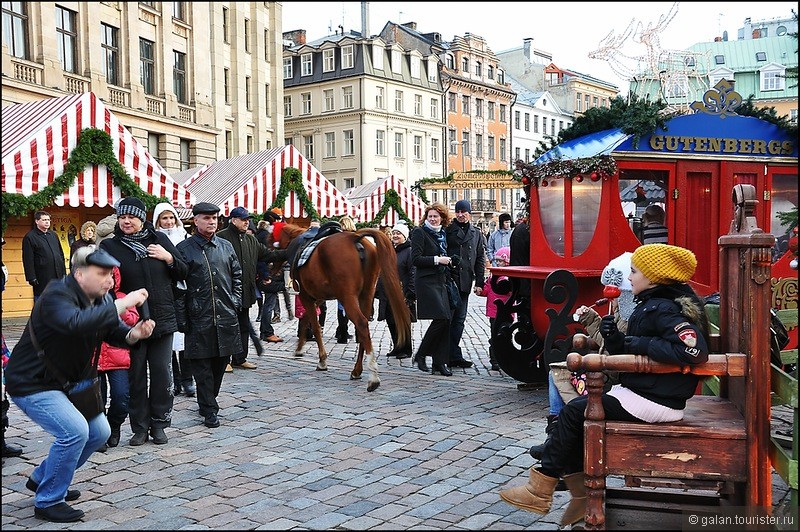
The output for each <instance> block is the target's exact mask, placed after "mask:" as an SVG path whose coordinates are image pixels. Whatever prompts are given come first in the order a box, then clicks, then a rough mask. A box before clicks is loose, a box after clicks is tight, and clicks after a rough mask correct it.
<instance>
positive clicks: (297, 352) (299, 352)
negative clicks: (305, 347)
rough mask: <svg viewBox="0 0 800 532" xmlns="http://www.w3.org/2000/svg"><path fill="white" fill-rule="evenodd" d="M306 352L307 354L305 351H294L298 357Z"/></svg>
mask: <svg viewBox="0 0 800 532" xmlns="http://www.w3.org/2000/svg"><path fill="white" fill-rule="evenodd" d="M304 354H305V353H303V352H302V351H295V352H294V356H296V357H301V356H303V355H304Z"/></svg>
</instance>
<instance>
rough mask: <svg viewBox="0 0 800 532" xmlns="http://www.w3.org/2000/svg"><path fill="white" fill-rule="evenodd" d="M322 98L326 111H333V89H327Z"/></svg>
mask: <svg viewBox="0 0 800 532" xmlns="http://www.w3.org/2000/svg"><path fill="white" fill-rule="evenodd" d="M322 97H323V100H324V101H325V111H333V109H334V107H333V105H334V103H333V89H325V90H323V91H322Z"/></svg>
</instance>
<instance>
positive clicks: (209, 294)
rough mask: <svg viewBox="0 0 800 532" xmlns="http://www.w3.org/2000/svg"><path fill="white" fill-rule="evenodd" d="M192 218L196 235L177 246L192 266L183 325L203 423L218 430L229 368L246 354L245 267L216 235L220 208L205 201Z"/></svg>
mask: <svg viewBox="0 0 800 532" xmlns="http://www.w3.org/2000/svg"><path fill="white" fill-rule="evenodd" d="M192 213H193V214H194V218H193V223H194V226H195V232H194V234H193V235H192V236H191V237H190V238H187V239H186V240H184V241H183V242H181V243H179V244H178V251H179V252H180V253H181V255H182V256H183V258H184V260H185V261H186V263H187V264H188V267H189V273H188V274H187V276H186V289H187V290H186V301H185V303H186V304H185V311H184V313H183V314H181V313H180V312H179V316H178V320H179V322H180V323H181V328H182V329H184V330H185V331H186V346H185V347H186V358H187V359H189V360H191V364H192V372H193V373H194V380H195V384H196V387H197V406H198V407H199V409H200V415H202V416H203V424H204V425H205V426H206V427H208V428H216V427H219V419H218V417H217V415H218V414H219V403H218V402H217V396H219V390H220V388H221V387H222V378H223V377H224V376H225V368H226V367H227V366H228V363H229V362H230V359H231V356H236V355H238V354H239V353H241V350H242V340H241V337H240V333H239V326H238V325H239V319H238V316H239V311H240V310H241V308H242V268H241V266H240V265H239V259H237V258H236V252H235V251H234V249H233V245H231V243H230V242H228V241H227V240H225V239H223V238H219V237H218V236H217V234H216V231H217V224H218V223H219V207H217V206H216V205H214V204H213V203H208V202H201V203H198V204H197V205H195V206H194V208H193V209H192ZM212 307H213V309H214V310H213V312H212V311H211V309H212Z"/></svg>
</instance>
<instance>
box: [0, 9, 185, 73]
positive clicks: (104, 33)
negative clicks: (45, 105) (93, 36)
mask: <svg viewBox="0 0 800 532" xmlns="http://www.w3.org/2000/svg"><path fill="white" fill-rule="evenodd" d="M9 4H10V5H11V4H17V2H10V3H9ZM19 4H20V5H21V6H24V4H23V3H22V2H19ZM5 6H6V4H5V3H4V4H3V9H5ZM17 9H19V10H22V11H24V9H25V8H24V7H19V8H17ZM7 18H11V16H10V15H9V16H8V17H7V16H6V13H5V11H4V12H3V22H4V25H3V27H5V22H7ZM11 23H14V24H15V23H16V22H11ZM14 31H17V30H16V28H15V29H14ZM9 33H11V32H10V31H9ZM118 35H119V29H117V28H115V27H114V26H109V25H108V24H100V37H101V44H100V46H101V47H102V49H103V74H105V76H106V83H108V84H109V85H119V80H120V77H119V40H118ZM4 37H6V36H5V35H4ZM14 39H16V37H14ZM3 42H5V43H6V44H8V40H7V39H5V38H4V40H3ZM22 48H23V50H24V48H25V45H22ZM9 50H13V48H12V47H11V46H10V45H9ZM15 57H24V56H15ZM183 70H184V75H185V73H186V68H185V66H184V69H183Z"/></svg>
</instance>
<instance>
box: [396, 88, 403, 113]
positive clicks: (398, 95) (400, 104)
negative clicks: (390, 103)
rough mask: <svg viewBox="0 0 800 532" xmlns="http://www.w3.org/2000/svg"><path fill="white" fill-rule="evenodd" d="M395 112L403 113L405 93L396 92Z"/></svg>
mask: <svg viewBox="0 0 800 532" xmlns="http://www.w3.org/2000/svg"><path fill="white" fill-rule="evenodd" d="M394 110H395V111H397V112H398V113H402V112H403V91H394Z"/></svg>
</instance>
